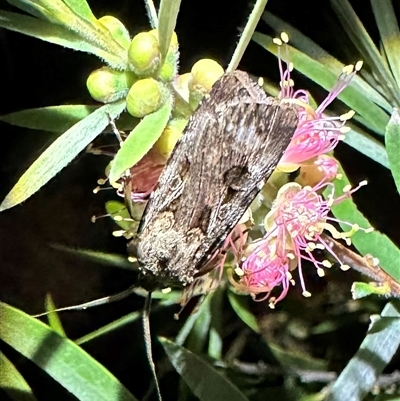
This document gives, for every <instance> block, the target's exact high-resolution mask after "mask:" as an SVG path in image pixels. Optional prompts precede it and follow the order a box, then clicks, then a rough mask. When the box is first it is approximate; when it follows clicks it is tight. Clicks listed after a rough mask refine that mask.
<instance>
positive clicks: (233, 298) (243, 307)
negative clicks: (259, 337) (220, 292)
mask: <svg viewBox="0 0 400 401" xmlns="http://www.w3.org/2000/svg"><path fill="white" fill-rule="evenodd" d="M228 299H229V303H230V304H231V306H232V309H233V310H234V311H235V312H236V314H237V315H238V316H239V317H240V319H242V321H243V322H244V323H246V324H247V326H249V327H250V328H251V329H252V330H253V331H254V332H256V333H259V332H260V328H259V327H258V323H257V319H256V318H255V316H254V315H253V314H252V313H251V312H250V311H249V307H248V303H247V300H248V297H247V296H243V295H238V294H235V293H234V292H233V291H228Z"/></svg>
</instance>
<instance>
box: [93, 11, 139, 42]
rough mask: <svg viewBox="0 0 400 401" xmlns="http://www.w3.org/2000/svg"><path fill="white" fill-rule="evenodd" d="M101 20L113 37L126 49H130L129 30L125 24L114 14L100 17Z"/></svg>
mask: <svg viewBox="0 0 400 401" xmlns="http://www.w3.org/2000/svg"><path fill="white" fill-rule="evenodd" d="M99 22H100V23H102V24H103V25H104V26H105V27H106V28H107V29H108V30H109V31H110V32H111V35H112V37H113V38H114V39H115V41H116V42H118V43H119V44H120V45H121V46H122V47H123V48H124V49H128V48H129V45H130V43H131V38H130V36H129V32H128V30H127V29H126V28H125V25H124V24H123V23H122V22H121V21H120V20H119V19H118V18H115V17H113V16H112V15H105V16H104V17H101V18H99Z"/></svg>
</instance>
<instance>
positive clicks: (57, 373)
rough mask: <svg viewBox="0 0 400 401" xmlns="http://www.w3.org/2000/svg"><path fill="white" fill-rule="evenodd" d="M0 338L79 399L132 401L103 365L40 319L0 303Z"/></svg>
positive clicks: (127, 392)
mask: <svg viewBox="0 0 400 401" xmlns="http://www.w3.org/2000/svg"><path fill="white" fill-rule="evenodd" d="M0 321H1V325H0V338H1V339H2V340H3V341H4V342H6V343H7V344H8V345H9V346H10V347H12V348H14V349H15V350H16V351H18V352H19V353H21V354H22V355H24V356H25V357H26V358H28V359H29V360H31V361H32V362H33V363H35V364H36V365H37V366H39V367H40V368H41V369H43V370H44V371H45V372H46V373H47V374H48V375H50V376H51V377H52V378H53V379H54V380H56V381H57V382H58V383H59V384H61V385H62V386H63V387H65V388H66V389H67V390H68V391H69V392H70V393H72V394H73V395H74V396H75V397H77V398H78V399H79V400H80V401H93V400H96V401H101V400H104V401H110V400H119V401H123V400H124V401H135V400H136V398H135V397H134V396H133V395H132V394H131V393H130V392H129V391H128V390H127V389H126V388H125V387H124V386H123V385H122V384H121V383H120V382H119V381H118V380H117V379H116V378H115V377H114V376H113V375H112V374H111V373H110V372H108V371H107V370H106V369H105V368H104V367H103V366H102V365H100V364H99V363H98V362H97V361H96V360H94V359H93V358H92V357H91V356H90V355H89V354H87V353H86V352H85V351H84V350H83V349H82V348H80V347H78V346H77V345H76V344H74V343H73V342H72V341H70V340H68V339H66V338H63V337H61V336H59V335H58V334H57V333H55V332H54V331H53V330H51V329H50V327H48V326H46V325H45V324H43V323H42V322H40V321H39V320H37V319H35V318H33V317H31V316H29V315H27V314H25V313H23V312H22V311H19V310H18V309H15V308H13V307H11V306H9V305H7V304H5V303H0Z"/></svg>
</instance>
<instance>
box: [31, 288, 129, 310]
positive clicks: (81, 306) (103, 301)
mask: <svg viewBox="0 0 400 401" xmlns="http://www.w3.org/2000/svg"><path fill="white" fill-rule="evenodd" d="M135 288H136V286H134V285H132V286H130V287H129V288H127V289H126V290H124V291H121V292H119V293H117V294H114V295H109V296H107V297H103V298H99V299H94V300H93V301H89V302H85V303H83V304H79V305H73V306H65V307H63V308H57V309H54V310H52V311H49V312H43V313H39V314H38V315H32V316H33V317H41V316H46V315H49V314H50V313H52V312H63V311H71V310H85V309H87V308H92V307H93V306H99V305H104V304H108V303H110V302H116V301H120V300H121V299H125V298H126V297H128V296H129V295H131V294H132V293H133V290H134V289H135Z"/></svg>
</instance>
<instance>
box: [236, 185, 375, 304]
mask: <svg viewBox="0 0 400 401" xmlns="http://www.w3.org/2000/svg"><path fill="white" fill-rule="evenodd" d="M363 185H366V182H365V181H364V182H361V183H360V184H359V185H358V186H357V187H355V188H353V189H352V188H351V187H345V188H344V190H343V194H342V195H340V196H338V197H336V198H335V197H334V187H333V184H332V183H330V182H326V181H322V182H320V183H319V184H318V185H316V186H314V187H313V188H311V187H309V186H306V187H304V188H302V187H301V186H300V185H299V184H297V183H288V184H286V185H284V186H283V187H282V188H281V189H280V190H279V192H278V196H277V198H276V200H275V202H274V205H273V207H272V209H271V211H270V212H269V213H268V214H267V216H266V217H265V222H264V227H265V229H266V230H267V234H266V235H265V236H264V238H262V239H261V240H258V241H257V242H256V243H254V244H253V245H252V246H251V247H250V248H249V249H252V250H251V252H248V256H247V257H246V258H245V259H244V260H243V261H242V263H241V266H240V268H239V269H236V270H235V272H236V274H237V276H238V278H239V279H238V281H237V283H236V284H235V285H236V287H237V288H239V289H240V290H242V291H246V292H248V293H250V294H252V295H253V296H254V295H256V294H259V293H261V292H264V293H266V295H265V296H264V297H263V298H261V300H264V299H266V298H267V297H268V296H269V295H270V293H271V291H272V289H273V288H274V287H276V286H277V285H281V286H282V292H281V295H280V296H279V297H278V298H277V299H275V298H273V299H271V300H270V306H271V307H273V306H274V305H275V304H276V303H277V302H278V301H280V300H282V299H283V298H284V297H285V295H286V294H287V291H288V287H289V283H290V282H292V276H291V274H290V271H291V270H293V269H295V268H296V267H298V269H299V279H300V285H301V288H302V290H303V295H304V296H310V295H311V294H310V293H309V292H308V291H307V289H306V285H305V282H304V277H303V271H302V261H303V260H307V261H310V262H311V263H313V264H314V266H315V267H316V269H317V273H318V275H319V276H321V277H322V276H324V274H325V272H324V268H329V267H331V266H332V263H331V262H330V261H329V260H327V259H326V260H323V261H319V260H317V259H316V258H315V257H314V255H313V251H314V250H315V249H321V250H326V251H327V252H328V253H329V254H330V255H331V256H332V258H333V259H334V260H335V261H336V262H337V263H339V265H340V267H341V269H342V270H347V269H349V266H347V265H345V264H343V263H342V261H341V260H340V259H339V257H338V256H337V255H336V254H335V253H334V251H333V250H332V249H330V248H329V247H328V246H327V244H326V243H325V242H324V240H323V238H322V237H321V234H322V232H323V231H324V230H327V231H329V232H330V234H331V235H332V236H333V238H340V239H344V240H345V241H346V242H347V244H348V245H350V244H351V240H350V237H351V235H353V234H354V233H355V232H356V231H358V230H360V229H361V230H363V231H365V232H369V231H370V230H371V229H364V228H360V227H358V226H357V225H354V224H351V223H349V222H344V221H339V220H337V219H335V218H333V217H330V216H329V212H330V209H331V207H332V205H333V204H336V203H339V202H341V201H343V200H344V199H346V198H348V197H349V196H350V195H351V194H352V193H353V192H355V191H357V190H358V189H359V188H360V187H362V186H363ZM325 188H331V193H330V194H329V195H328V196H327V198H326V199H324V197H323V196H322V195H320V194H319V192H320V191H321V190H322V189H325ZM332 223H342V224H347V225H348V226H349V228H350V229H349V231H345V232H339V231H338V230H337V229H336V228H335V227H334V226H333V224H332Z"/></svg>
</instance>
